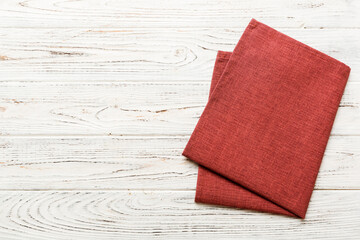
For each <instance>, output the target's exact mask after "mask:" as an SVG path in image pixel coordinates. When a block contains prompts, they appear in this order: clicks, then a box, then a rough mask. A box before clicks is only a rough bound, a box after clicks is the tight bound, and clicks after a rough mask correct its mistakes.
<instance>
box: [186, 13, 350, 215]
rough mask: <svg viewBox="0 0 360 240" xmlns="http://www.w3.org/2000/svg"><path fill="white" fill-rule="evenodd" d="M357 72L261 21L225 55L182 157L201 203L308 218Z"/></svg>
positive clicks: (197, 199)
mask: <svg viewBox="0 0 360 240" xmlns="http://www.w3.org/2000/svg"><path fill="white" fill-rule="evenodd" d="M349 73H350V68H349V67H348V66H346V65H345V64H343V63H341V62H339V61H337V60H335V59H334V58H331V57H329V56H327V55H325V54H323V53H321V52H319V51H317V50H315V49H313V48H311V47H309V46H307V45H305V44H302V43H300V42H298V41H296V40H294V39H292V38H290V37H288V36H286V35H284V34H282V33H280V32H278V31H276V30H274V29H272V28H270V27H268V26H266V25H264V24H262V23H260V22H258V21H256V20H254V19H253V20H251V22H250V23H249V25H248V27H247V28H246V30H245V31H244V33H243V35H242V37H241V39H240V40H239V42H238V44H237V46H236V47H235V49H234V51H233V53H227V52H219V53H218V57H217V60H216V64H215V68H214V73H213V80H212V84H211V91H210V97H209V101H208V103H207V105H206V107H205V109H204V112H203V114H202V115H201V117H200V119H199V121H198V124H197V125H196V127H195V130H194V132H193V134H192V135H191V137H190V140H189V142H188V144H187V146H186V148H185V149H184V152H183V155H184V156H186V157H188V158H190V159H191V160H193V161H195V162H197V163H199V164H200V165H201V166H203V167H199V175H198V183H197V189H196V199H195V200H196V201H197V202H203V203H211V204H219V205H226V206H234V207H240V208H246V209H254V210H259V211H265V212H271V213H279V214H285V215H289V216H297V217H301V218H305V214H306V210H307V208H308V204H309V201H310V197H311V193H312V191H313V188H314V185H315V181H316V177H317V174H318V171H319V167H320V164H321V160H322V157H323V154H324V151H325V148H326V144H327V141H328V138H329V136H330V131H331V128H332V125H333V122H334V118H335V115H336V112H337V109H338V106H339V103H340V100H341V97H342V94H343V91H344V88H345V85H346V82H347V79H348V76H349Z"/></svg>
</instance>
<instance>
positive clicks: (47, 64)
mask: <svg viewBox="0 0 360 240" xmlns="http://www.w3.org/2000/svg"><path fill="white" fill-rule="evenodd" d="M243 30H244V27H236V28H231V29H225V28H222V29H211V28H186V29H176V28H170V29H169V28H151V29H149V28H129V29H123V28H115V29H98V28H95V29H93V28H92V29H88V28H84V29H78V28H70V29H52V28H51V29H32V28H30V29H28V28H21V29H17V28H11V29H6V28H2V29H1V28H0V74H1V79H0V81H4V82H7V81H27V82H39V81H41V82H49V81H51V82H54V81H57V82H80V81H81V82H86V83H88V82H104V81H107V82H127V81H149V82H153V81H165V82H169V81H174V82H183V81H191V82H193V81H205V82H209V80H210V79H211V75H212V70H213V65H214V62H215V56H216V53H217V51H218V50H226V51H232V50H233V49H234V47H235V45H236V43H237V42H238V40H239V38H240V36H241V34H242V32H243ZM281 31H282V32H283V33H285V34H288V35H289V36H291V37H293V38H295V39H297V40H299V41H302V42H304V43H306V44H308V45H310V46H312V47H314V48H316V49H318V50H320V51H322V52H324V53H326V54H328V55H330V56H332V57H334V58H336V59H338V60H340V61H343V62H344V63H346V64H347V65H349V66H350V67H351V68H352V69H353V71H352V72H351V75H350V79H349V81H350V82H359V81H360V73H359V71H356V69H360V57H359V54H360V41H358V39H359V38H360V29H342V30H341V31H339V30H338V29H288V28H287V29H282V30H281ZM24 36H26V37H24Z"/></svg>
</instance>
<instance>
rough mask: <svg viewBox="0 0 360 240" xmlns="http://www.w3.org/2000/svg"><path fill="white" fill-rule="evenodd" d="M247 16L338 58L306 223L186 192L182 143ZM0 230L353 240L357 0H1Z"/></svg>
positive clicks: (359, 214) (358, 222)
mask: <svg viewBox="0 0 360 240" xmlns="http://www.w3.org/2000/svg"><path fill="white" fill-rule="evenodd" d="M251 18H255V19H257V20H259V21H261V22H264V23H265V24H267V25H270V26H272V27H274V28H276V29H278V30H280V31H282V32H284V33H285V34H288V35H290V36H292V37H294V38H296V39H298V40H300V41H302V42H304V43H306V44H309V45H310V46H312V47H314V48H317V49H319V50H321V51H323V52H325V53H327V54H329V55H330V56H332V57H335V58H337V59H339V60H341V61H343V62H345V63H346V64H348V65H349V66H350V67H351V68H352V72H351V77H350V79H349V83H348V85H347V87H346V91H345V94H344V96H343V100H342V103H341V106H340V108H339V111H338V115H337V118H336V121H335V124H334V127H333V131H332V135H331V138H330V140H329V143H328V147H327V150H326V154H325V157H324V159H323V164H322V166H321V170H320V173H319V177H318V180H317V182H316V187H315V190H314V193H313V196H312V199H311V203H310V207H309V210H308V214H307V217H306V219H305V220H299V219H294V218H288V217H283V216H278V215H272V214H266V213H258V212H253V211H248V210H239V209H233V208H225V207H218V206H210V205H202V204H196V203H194V195H195V185H196V177H197V165H196V164H194V163H192V162H190V161H188V160H186V159H185V158H184V157H182V156H181V152H182V150H183V148H184V146H185V144H186V142H187V140H188V138H189V136H190V134H191V132H192V130H193V128H194V126H195V124H196V122H197V120H198V118H199V116H200V114H201V112H202V110H203V108H204V106H205V104H206V101H207V95H208V91H209V84H210V79H211V74H212V68H213V64H214V60H215V56H216V51H217V50H227V51H231V50H232V49H233V48H234V46H235V44H236V43H237V41H238V39H239V38H240V36H241V34H242V31H243V30H244V28H245V27H246V25H247V23H248V22H249V21H250V19H251ZM0 76H1V77H0V190H1V191H0V239H128V238H134V239H148V238H166V239H168V238H171V239H173V238H176V239H178V238H184V239H187V238H190V237H192V238H201V239H213V238H215V239H230V238H236V239H239V238H244V239H255V238H256V239H259V238H260V239H264V238H274V239H289V238H291V239H293V238H294V239H297V238H298V239H321V238H326V239H351V238H354V239H356V238H357V239H359V236H360V1H357V0H353V1H351V0H329V1H326V0H301V1H288V0H276V1H268V0H252V1H235V0H227V1H224V0H191V1H190V0H182V1H179V0H163V1H149V0H133V1H128V0H127V1H125V0H124V1H123V0H121V1H116V0H107V1H100V0H99V1H96V0H78V1H72V0H27V1H23V0H22V1H19V0H1V1H0Z"/></svg>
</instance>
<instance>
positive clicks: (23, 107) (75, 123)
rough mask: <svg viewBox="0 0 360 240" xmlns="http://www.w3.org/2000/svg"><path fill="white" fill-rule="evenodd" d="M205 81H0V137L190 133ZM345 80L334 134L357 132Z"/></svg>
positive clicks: (353, 99)
mask: <svg viewBox="0 0 360 240" xmlns="http://www.w3.org/2000/svg"><path fill="white" fill-rule="evenodd" d="M208 91H209V83H192V82H189V83H184V82H182V83H176V84H174V83H156V82H153V83H92V84H83V83H79V84H77V83H1V84H0V108H1V111H0V135H89V134H90V135H102V136H104V135H173V136H174V135H187V136H188V135H190V134H191V132H192V131H193V129H194V127H195V125H196V123H197V121H198V118H199V117H200V115H201V113H202V111H203V109H204V107H205V104H206V101H207V97H208ZM359 91H360V84H359V83H349V84H348V86H347V88H346V91H345V94H344V96H343V99H342V102H341V105H340V108H339V111H338V114H337V118H336V121H335V123H334V127H333V131H332V134H335V135H359V134H360V124H358V122H359V117H360V108H359V106H360V95H359V94H358V92H359Z"/></svg>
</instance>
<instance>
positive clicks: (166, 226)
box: [0, 190, 360, 240]
mask: <svg viewBox="0 0 360 240" xmlns="http://www.w3.org/2000/svg"><path fill="white" fill-rule="evenodd" d="M359 200H360V191H346V190H344V191H331V190H324V191H314V193H313V196H312V201H311V203H310V206H309V210H308V214H307V219H306V220H299V219H294V218H290V217H284V216H277V215H273V214H266V213H258V212H252V211H247V210H236V209H232V208H225V207H218V206H208V205H202V204H195V203H194V192H193V191H178V192H169V191H110V192H104V191H96V192H89V191H81V192H76V191H74V192H52V191H50V192H32V191H30V192H29V191H27V192H6V191H5V192H1V193H0V204H1V209H0V222H1V223H2V224H1V225H0V235H1V236H2V239H49V238H51V239H124V238H126V239H139V238H141V239H143V238H146V239H149V238H161V239H164V238H166V239H169V238H171V239H183V238H194V237H195V238H197V239H209V238H210V239H218V238H221V239H265V238H266V239H267V238H276V239H289V236H290V235H291V237H292V238H299V239H311V240H312V239H351V238H353V237H354V236H358V235H359V234H360V227H359V226H360V224H359V216H358V215H359V212H360V204H359V202H360V201H359Z"/></svg>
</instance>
